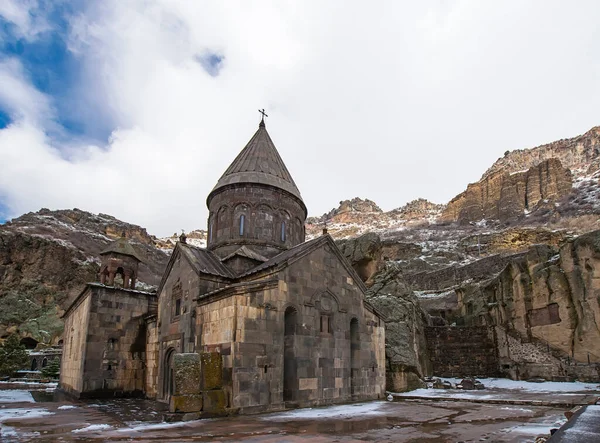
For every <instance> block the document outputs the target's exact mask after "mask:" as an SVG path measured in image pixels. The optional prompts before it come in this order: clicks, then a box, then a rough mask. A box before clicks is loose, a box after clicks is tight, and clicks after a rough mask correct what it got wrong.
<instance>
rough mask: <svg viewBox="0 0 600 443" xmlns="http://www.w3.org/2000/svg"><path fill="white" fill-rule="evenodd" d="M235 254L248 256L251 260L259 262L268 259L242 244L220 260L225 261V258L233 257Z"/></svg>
mask: <svg viewBox="0 0 600 443" xmlns="http://www.w3.org/2000/svg"><path fill="white" fill-rule="evenodd" d="M235 256H240V257H246V258H249V259H251V260H256V261H260V262H266V261H268V260H269V259H268V258H266V257H263V256H262V255H260V254H259V253H258V252H255V251H253V250H252V249H250V248H248V247H246V246H245V245H244V246H242V247H241V248H238V249H236V250H235V251H233V252H232V253H231V254H229V255H228V256H226V257H223V258H222V259H221V261H222V262H225V261H227V260H229V259H230V258H233V257H235Z"/></svg>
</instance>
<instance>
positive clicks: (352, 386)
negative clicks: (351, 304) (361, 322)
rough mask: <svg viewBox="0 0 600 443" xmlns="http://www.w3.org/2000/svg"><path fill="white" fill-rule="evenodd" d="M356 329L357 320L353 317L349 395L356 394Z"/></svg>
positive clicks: (358, 347) (358, 350)
mask: <svg viewBox="0 0 600 443" xmlns="http://www.w3.org/2000/svg"><path fill="white" fill-rule="evenodd" d="M359 337H360V334H359V331H358V320H357V319H355V318H353V319H352V320H351V321H350V395H356V394H358V392H357V389H356V382H357V378H358V375H359V374H358V372H359V368H358V362H359V359H360V341H359Z"/></svg>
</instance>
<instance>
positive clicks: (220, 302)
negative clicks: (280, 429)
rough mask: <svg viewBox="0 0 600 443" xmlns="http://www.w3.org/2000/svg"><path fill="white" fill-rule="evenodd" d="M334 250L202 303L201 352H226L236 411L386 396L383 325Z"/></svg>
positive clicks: (225, 372) (227, 382)
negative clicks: (353, 326)
mask: <svg viewBox="0 0 600 443" xmlns="http://www.w3.org/2000/svg"><path fill="white" fill-rule="evenodd" d="M331 248H332V247H331V246H329V245H327V246H325V247H322V248H320V249H317V250H314V251H313V252H312V253H310V254H308V255H307V256H305V257H304V258H301V259H299V260H298V261H296V262H294V263H293V264H291V265H289V266H288V267H287V268H285V269H284V270H282V271H279V272H277V273H274V274H270V275H262V276H260V280H258V279H257V280H256V281H252V282H248V283H247V284H245V285H240V286H237V287H232V289H230V290H228V291H224V292H223V293H222V294H215V295H214V296H212V297H210V298H209V299H207V300H205V301H202V300H201V301H200V305H199V306H198V311H197V312H198V314H197V324H198V328H199V333H200V349H201V350H202V351H205V352H207V351H213V352H215V351H216V352H220V353H221V354H222V356H223V380H224V387H225V389H226V390H227V392H228V396H229V400H228V403H229V406H230V407H231V408H234V409H237V410H239V411H240V412H257V411H265V410H276V409H282V408H283V407H285V404H288V405H296V406H309V405H321V404H331V403H339V402H346V401H350V400H353V399H354V400H361V399H373V398H381V397H382V396H383V393H384V383H385V347H384V346H385V332H384V325H383V322H381V321H380V320H379V318H378V317H377V316H376V315H375V314H374V313H372V312H371V311H370V310H369V309H368V308H367V307H365V304H364V301H363V289H362V288H361V286H360V285H361V282H360V280H354V278H353V276H352V275H351V274H350V273H349V272H348V270H347V269H346V268H345V267H344V265H343V263H342V262H341V261H340V259H339V258H338V257H337V256H336V255H335V254H334V252H333V250H332V249H331ZM286 313H287V314H286ZM290 316H293V317H290ZM286 318H287V320H288V326H287V329H286ZM292 318H293V320H292ZM353 320H355V323H354V324H355V325H356V326H355V328H356V330H355V335H354V341H353V338H352V336H351V335H352V334H351V322H352V321H353ZM286 331H287V333H286ZM286 368H287V369H286ZM292 372H293V376H290V374H292ZM286 380H288V382H287V383H289V384H286ZM227 385H229V387H228V386H227ZM285 392H288V394H286V393H285Z"/></svg>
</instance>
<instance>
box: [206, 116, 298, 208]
mask: <svg viewBox="0 0 600 443" xmlns="http://www.w3.org/2000/svg"><path fill="white" fill-rule="evenodd" d="M237 183H258V184H263V185H269V186H274V187H276V188H279V189H283V190H284V191H287V192H289V193H290V194H292V195H293V196H295V197H297V198H298V199H300V201H302V196H301V195H300V190H299V189H298V187H297V186H296V183H294V179H293V178H292V176H291V174H290V172H289V171H288V169H287V167H286V166H285V164H284V163H283V160H282V159H281V157H280V155H279V152H277V149H276V148H275V145H274V144H273V141H272V140H271V137H270V136H269V133H268V132H267V128H266V127H265V123H264V122H263V121H261V123H260V125H259V127H258V131H256V133H255V134H254V136H253V137H252V138H251V139H250V141H249V142H248V144H247V145H246V147H245V148H244V149H242V151H241V152H240V153H239V154H238V156H237V157H236V158H235V160H233V163H231V165H229V167H228V168H227V170H226V171H225V173H224V174H223V175H222V176H221V178H220V179H219V181H218V182H217V184H216V186H215V187H214V188H213V190H212V191H211V193H210V194H209V196H208V199H209V200H210V199H211V196H212V195H213V194H214V193H215V192H216V191H217V190H218V189H221V188H223V187H225V186H228V185H232V184H237Z"/></svg>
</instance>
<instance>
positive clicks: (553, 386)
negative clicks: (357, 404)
mask: <svg viewBox="0 0 600 443" xmlns="http://www.w3.org/2000/svg"><path fill="white" fill-rule="evenodd" d="M441 379H442V380H445V381H449V382H450V383H452V384H454V385H455V384H458V383H460V382H461V381H462V379H461V378H443V377H441ZM477 380H479V381H480V382H481V383H483V385H484V386H485V387H486V389H489V388H496V389H509V390H518V391H529V392H584V391H600V385H598V384H596V383H582V382H577V381H576V382H557V381H546V382H543V383H533V382H528V381H524V380H509V379H508V378H478V379H477ZM413 392H414V391H413Z"/></svg>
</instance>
